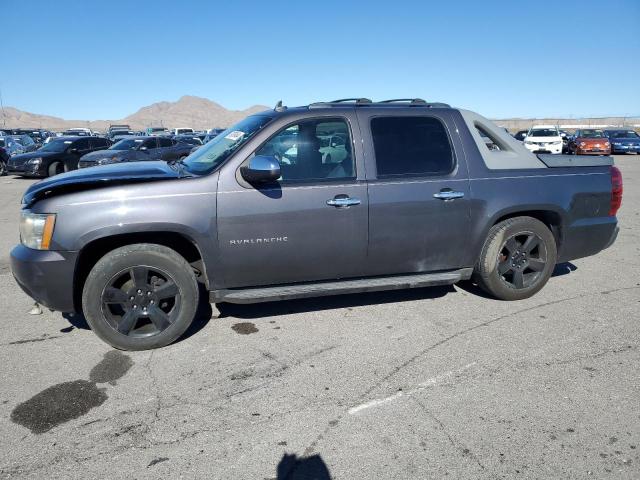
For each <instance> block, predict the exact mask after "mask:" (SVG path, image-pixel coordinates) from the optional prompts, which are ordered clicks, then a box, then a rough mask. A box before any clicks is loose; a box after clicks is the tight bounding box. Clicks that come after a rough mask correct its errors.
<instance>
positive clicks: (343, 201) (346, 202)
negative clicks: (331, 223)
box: [327, 197, 362, 208]
mask: <svg viewBox="0 0 640 480" xmlns="http://www.w3.org/2000/svg"><path fill="white" fill-rule="evenodd" d="M360 203H362V202H361V201H360V199H359V198H351V197H344V198H342V197H340V198H332V199H331V200H327V205H329V206H330V207H336V208H347V207H351V206H353V205H360Z"/></svg>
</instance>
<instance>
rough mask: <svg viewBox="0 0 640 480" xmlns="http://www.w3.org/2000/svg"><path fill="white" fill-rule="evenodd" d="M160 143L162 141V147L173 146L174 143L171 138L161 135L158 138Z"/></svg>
mask: <svg viewBox="0 0 640 480" xmlns="http://www.w3.org/2000/svg"><path fill="white" fill-rule="evenodd" d="M158 143H160V147H161V148H166V147H171V146H172V145H173V141H172V140H171V139H170V138H165V137H160V138H159V139H158Z"/></svg>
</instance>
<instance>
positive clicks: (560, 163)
mask: <svg viewBox="0 0 640 480" xmlns="http://www.w3.org/2000/svg"><path fill="white" fill-rule="evenodd" d="M538 158H539V159H540V160H542V162H543V163H544V164H545V165H546V166H547V167H549V168H558V167H606V166H609V165H613V157H610V156H600V155H598V156H593V157H592V156H588V155H552V154H550V153H539V154H538Z"/></svg>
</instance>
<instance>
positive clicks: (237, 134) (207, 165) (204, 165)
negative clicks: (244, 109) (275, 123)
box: [184, 115, 271, 175]
mask: <svg viewBox="0 0 640 480" xmlns="http://www.w3.org/2000/svg"><path fill="white" fill-rule="evenodd" d="M270 120H271V117H269V116H263V115H252V116H250V117H247V118H245V119H244V120H242V121H240V122H238V123H236V124H235V125H234V126H232V127H229V128H228V129H226V130H225V131H224V132H222V133H221V134H220V135H218V136H217V137H216V138H214V139H213V140H211V141H210V142H209V143H207V144H206V145H204V146H203V147H200V148H199V149H198V150H196V151H195V152H194V153H192V154H191V155H189V156H188V157H187V158H186V159H185V160H184V166H185V167H186V170H187V171H188V172H189V173H193V174H196V175H206V174H208V173H210V172H212V171H213V170H215V169H216V168H217V167H218V166H219V165H220V164H221V163H222V162H224V161H225V160H226V159H227V158H228V157H229V155H231V154H232V153H233V152H235V151H236V150H237V149H238V148H240V147H241V146H242V145H244V144H245V143H246V142H247V140H249V139H250V138H251V137H253V136H254V135H255V134H256V133H257V132H259V131H260V129H262V128H263V127H264V126H265V125H266V124H267V123H269V121H270Z"/></svg>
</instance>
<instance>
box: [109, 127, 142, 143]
mask: <svg viewBox="0 0 640 480" xmlns="http://www.w3.org/2000/svg"><path fill="white" fill-rule="evenodd" d="M138 136H142V135H136V132H134V131H132V130H114V131H113V135H112V136H111V137H109V140H111V142H112V143H118V142H119V141H120V140H124V139H126V138H132V137H138Z"/></svg>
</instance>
